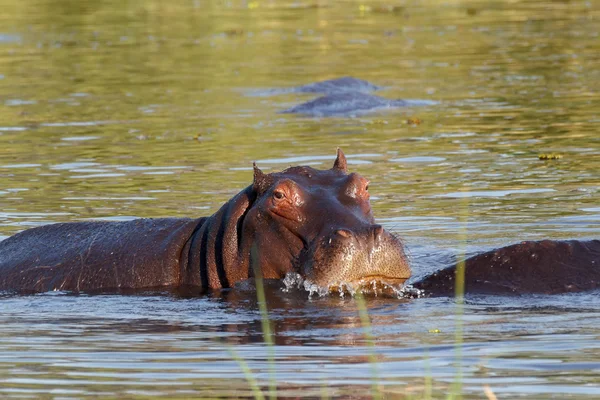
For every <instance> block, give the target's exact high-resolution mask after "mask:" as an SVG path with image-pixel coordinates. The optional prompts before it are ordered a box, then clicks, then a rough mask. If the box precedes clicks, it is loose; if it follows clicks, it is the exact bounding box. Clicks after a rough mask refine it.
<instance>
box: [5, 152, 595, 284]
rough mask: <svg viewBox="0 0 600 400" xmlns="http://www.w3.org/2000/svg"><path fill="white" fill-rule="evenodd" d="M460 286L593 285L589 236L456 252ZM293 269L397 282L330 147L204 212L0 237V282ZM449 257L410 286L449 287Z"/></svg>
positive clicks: (392, 243) (388, 238)
mask: <svg viewBox="0 0 600 400" xmlns="http://www.w3.org/2000/svg"><path fill="white" fill-rule="evenodd" d="M465 264H466V268H465V274H464V276H465V287H466V292H467V293H485V294H523V293H559V292H571V291H581V290H592V289H596V288H598V287H600V241H598V240H593V241H587V242H582V241H568V242H559V241H541V242H524V243H521V244H517V245H512V246H507V247H503V248H501V249H499V250H495V251H493V252H488V253H484V254H481V255H478V256H475V257H472V258H470V259H468V260H467V261H466V263H465ZM290 272H292V273H297V274H300V275H301V277H302V278H303V279H305V280H307V281H310V282H312V283H315V284H317V285H319V286H321V287H340V284H341V283H351V284H357V285H364V284H367V285H368V284H370V283H371V282H373V281H379V282H384V283H388V284H392V285H398V284H402V283H404V282H405V281H406V280H407V279H408V278H409V277H410V268H409V265H408V261H407V258H406V256H405V253H404V248H403V245H402V243H401V241H400V240H398V239H397V238H396V237H395V236H394V235H391V234H390V233H388V232H387V231H385V230H384V229H383V228H382V227H381V226H380V225H377V224H375V222H374V219H373V215H372V212H371V206H370V204H369V193H368V181H367V180H366V179H365V178H363V177H361V176H360V175H358V174H354V173H351V174H348V173H347V167H346V159H345V156H344V154H343V153H342V152H341V151H339V150H338V156H337V158H336V160H335V162H334V166H333V168H332V169H330V170H316V169H313V168H310V167H291V168H288V169H286V170H285V171H283V172H279V173H272V174H263V173H262V172H261V171H260V170H259V169H258V168H256V167H255V170H254V182H253V184H252V185H250V186H249V187H247V188H246V189H244V190H243V191H241V192H240V193H238V194H237V195H236V196H234V197H233V198H232V199H231V200H230V201H228V202H227V203H226V204H225V205H223V207H221V208H220V209H219V210H218V211H217V212H216V213H215V214H214V215H212V216H210V217H206V218H199V219H176V218H173V219H169V218H165V219H139V220H133V221H128V222H75V223H63V224H53V225H46V226H42V227H39V228H33V229H29V230H26V231H24V232H21V233H19V234H16V235H14V236H12V237H10V238H8V239H6V240H4V241H2V242H0V291H16V292H44V291H50V290H66V291H75V292H79V291H87V292H92V291H104V292H110V291H113V292H114V291H116V292H119V291H127V290H165V289H169V290H172V289H174V290H185V292H186V293H201V292H204V291H206V290H208V289H217V288H227V287H231V286H233V285H234V284H236V283H237V282H241V281H244V280H247V279H248V278H251V277H254V276H262V277H263V278H265V279H281V278H283V277H285V276H286V274H287V273H290ZM455 276H456V266H451V267H449V268H447V269H445V270H441V271H439V272H436V273H434V274H432V275H430V276H428V277H426V278H424V279H422V280H421V281H419V282H417V283H415V284H414V285H415V286H416V287H417V288H421V289H423V290H425V291H426V292H427V293H428V294H430V295H440V296H450V295H452V294H453V293H454V292H453V290H454V282H455Z"/></svg>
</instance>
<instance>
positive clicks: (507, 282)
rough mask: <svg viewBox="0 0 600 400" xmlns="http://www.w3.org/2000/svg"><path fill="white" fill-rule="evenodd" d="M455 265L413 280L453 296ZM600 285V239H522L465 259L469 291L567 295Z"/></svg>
mask: <svg viewBox="0 0 600 400" xmlns="http://www.w3.org/2000/svg"><path fill="white" fill-rule="evenodd" d="M456 270H457V267H456V266H452V267H449V268H446V269H443V270H441V271H438V272H435V273H433V274H431V275H429V276H427V277H425V278H424V279H422V280H421V281H419V282H417V283H415V284H414V286H415V287H417V288H419V289H423V290H425V291H426V292H427V293H428V294H429V295H432V296H453V295H454V291H455V284H456ZM599 287H600V240H590V241H577V240H569V241H552V240H542V241H539V242H522V243H518V244H513V245H510V246H506V247H502V248H500V249H497V250H492V251H489V252H486V253H483V254H479V255H476V256H474V257H471V258H469V259H467V260H466V261H465V270H464V288H465V293H466V294H475V293H477V294H500V295H519V294H526V293H547V294H554V293H565V292H580V291H585V290H594V289H597V288H599Z"/></svg>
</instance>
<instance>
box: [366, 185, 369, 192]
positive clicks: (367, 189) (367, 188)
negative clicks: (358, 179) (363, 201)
mask: <svg viewBox="0 0 600 400" xmlns="http://www.w3.org/2000/svg"><path fill="white" fill-rule="evenodd" d="M368 191H369V184H368V183H367V186H365V192H368Z"/></svg>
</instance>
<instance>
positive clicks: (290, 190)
mask: <svg viewBox="0 0 600 400" xmlns="http://www.w3.org/2000/svg"><path fill="white" fill-rule="evenodd" d="M252 190H253V192H254V193H255V195H256V199H255V201H254V204H253V206H252V207H251V208H250V209H249V210H248V211H247V215H246V216H245V218H244V222H243V227H242V229H243V232H244V234H243V237H245V238H247V239H248V240H250V241H251V244H249V245H248V246H247V247H246V248H247V249H248V248H250V253H251V265H250V271H251V273H254V274H258V273H259V272H258V271H260V274H262V276H263V277H264V278H266V279H280V278H282V277H283V276H285V275H286V274H287V273H288V272H296V273H298V274H300V275H301V276H302V277H303V278H304V279H306V280H308V281H310V282H312V283H315V284H317V285H318V286H320V287H330V288H335V287H338V285H339V284H341V283H345V284H348V283H349V284H352V285H354V284H357V285H360V284H366V283H371V282H373V281H378V282H382V283H386V284H400V283H404V281H406V280H407V279H408V278H409V277H410V268H409V266H408V261H407V259H406V256H405V254H404V248H403V246H402V243H401V242H400V240H398V239H397V238H396V237H395V236H394V235H392V234H390V233H389V232H387V231H386V230H385V229H384V228H383V227H382V226H381V225H377V224H375V222H374V219H373V212H372V210H371V205H370V203H369V192H368V190H369V181H368V180H367V179H365V178H364V177H362V176H360V175H358V174H356V173H348V172H347V165H346V157H345V156H344V153H343V152H342V151H341V150H338V154H337V158H336V160H335V162H334V164H333V168H331V169H329V170H317V169H313V168H311V167H306V166H301V167H291V168H288V169H286V170H284V171H282V172H277V173H272V174H265V173H263V172H262V171H261V170H260V169H258V168H257V167H256V166H255V167H254V183H253V186H252ZM257 268H259V269H257Z"/></svg>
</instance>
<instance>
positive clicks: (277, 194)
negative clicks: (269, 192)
mask: <svg viewBox="0 0 600 400" xmlns="http://www.w3.org/2000/svg"><path fill="white" fill-rule="evenodd" d="M273 197H275V198H276V199H277V200H282V199H283V198H284V197H285V194H283V192H280V191H276V192H273Z"/></svg>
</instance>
